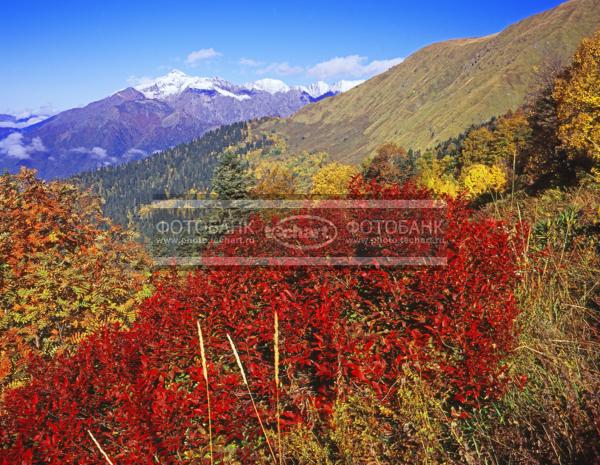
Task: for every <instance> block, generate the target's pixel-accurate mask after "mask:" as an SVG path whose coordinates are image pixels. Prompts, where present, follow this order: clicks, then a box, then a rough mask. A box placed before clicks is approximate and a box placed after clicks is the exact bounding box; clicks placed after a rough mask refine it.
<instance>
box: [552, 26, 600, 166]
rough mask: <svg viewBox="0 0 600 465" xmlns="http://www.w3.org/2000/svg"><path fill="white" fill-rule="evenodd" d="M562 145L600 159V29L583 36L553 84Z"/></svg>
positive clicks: (597, 159)
mask: <svg viewBox="0 0 600 465" xmlns="http://www.w3.org/2000/svg"><path fill="white" fill-rule="evenodd" d="M553 96H554V98H555V99H556V102H557V116H558V119H559V127H558V137H559V139H560V141H561V142H562V144H563V145H564V147H566V148H567V149H572V150H575V151H581V152H584V153H585V154H586V155H587V156H588V157H589V158H591V159H593V160H595V161H596V162H600V30H599V31H597V32H596V34H595V35H594V36H593V37H591V38H589V39H584V40H583V41H582V42H581V45H580V46H579V48H578V49H577V51H576V52H575V56H574V58H573V63H572V65H571V66H570V67H569V68H568V69H567V71H566V73H564V74H563V75H562V76H561V77H559V78H558V79H557V81H556V83H555V87H554V93H553Z"/></svg>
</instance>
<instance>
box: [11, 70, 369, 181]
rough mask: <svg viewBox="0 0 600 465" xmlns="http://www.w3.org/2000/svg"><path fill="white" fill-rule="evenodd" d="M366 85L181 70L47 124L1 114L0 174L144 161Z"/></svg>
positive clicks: (45, 173) (56, 173)
mask: <svg viewBox="0 0 600 465" xmlns="http://www.w3.org/2000/svg"><path fill="white" fill-rule="evenodd" d="M361 83H362V81H340V82H339V83H336V84H334V85H332V86H330V85H328V84H326V83H324V82H318V83H316V84H313V85H311V86H308V87H302V86H298V87H290V86H288V85H287V84H285V83H284V82H282V81H279V80H275V79H261V80H259V81H255V82H251V83H247V84H243V85H235V84H232V83H230V82H227V81H225V80H223V79H219V78H205V77H195V76H189V75H187V74H185V73H183V72H181V71H178V70H174V71H171V72H170V73H168V74H167V75H165V76H162V77H160V78H158V79H155V80H153V81H151V82H148V83H145V84H142V85H139V86H136V87H135V88H132V87H129V88H127V89H124V90H121V91H119V92H117V93H115V94H113V95H111V96H110V97H107V98H104V99H102V100H99V101H97V102H93V103H90V104H89V105H86V106H85V107H82V108H73V109H71V110H67V111H64V112H61V113H59V114H57V115H54V116H52V117H49V118H47V119H44V118H41V119H39V120H37V121H36V120H27V121H21V120H19V119H17V118H16V117H13V116H11V115H0V171H10V172H15V171H17V170H18V169H19V167H20V166H27V167H32V168H36V169H37V170H38V172H39V174H40V176H42V177H44V178H57V177H67V176H70V175H73V174H76V173H79V172H82V171H87V170H93V169H96V168H99V167H102V166H108V165H115V164H120V163H124V162H128V161H133V160H138V159H141V158H144V157H146V156H148V155H150V154H152V153H155V152H158V151H161V150H164V149H167V148H169V147H172V146H175V145H177V144H181V143H184V142H188V141H190V140H192V139H195V138H197V137H200V136H201V135H203V134H204V133H206V132H208V131H210V130H212V129H215V128H218V127H220V126H223V125H227V124H231V123H235V122H239V121H246V120H251V119H256V118H261V117H265V116H276V117H287V116H290V115H291V114H293V113H294V112H296V111H298V110H299V109H300V108H302V107H303V106H305V105H307V104H309V103H312V102H317V101H319V100H322V99H324V98H326V97H331V96H334V95H337V94H339V93H341V92H344V91H346V90H349V89H351V88H352V87H355V86H357V85H358V84H361ZM29 123H31V124H29Z"/></svg>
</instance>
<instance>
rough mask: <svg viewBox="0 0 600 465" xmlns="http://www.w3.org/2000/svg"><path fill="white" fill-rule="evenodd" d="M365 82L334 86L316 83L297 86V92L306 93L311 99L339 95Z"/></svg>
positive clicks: (351, 82) (350, 82)
mask: <svg viewBox="0 0 600 465" xmlns="http://www.w3.org/2000/svg"><path fill="white" fill-rule="evenodd" d="M363 82H365V81H364V80H356V81H345V80H344V81H338V82H336V83H334V84H331V85H330V84H327V83H326V82H324V81H318V82H315V83H313V84H310V85H308V86H298V87H297V88H298V89H299V90H302V91H304V92H306V93H307V94H308V95H310V96H311V97H312V98H315V99H316V98H319V97H321V96H323V95H325V94H327V93H331V94H339V93H342V92H346V91H348V90H350V89H352V88H353V87H356V86H358V85H359V84H362V83H363Z"/></svg>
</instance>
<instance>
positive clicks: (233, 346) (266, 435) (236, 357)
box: [227, 334, 277, 463]
mask: <svg viewBox="0 0 600 465" xmlns="http://www.w3.org/2000/svg"><path fill="white" fill-rule="evenodd" d="M227 340H228V341H229V345H231V350H232V351H233V355H234V357H235V361H236V362H237V365H238V367H239V369H240V373H241V374H242V380H243V381H244V385H245V386H246V388H247V389H248V394H249V395H250V400H251V401H252V407H253V408H254V413H255V414H256V418H258V423H259V424H260V429H261V430H262V432H263V435H264V437H265V441H266V442H267V446H268V447H269V452H270V454H271V456H272V457H273V462H275V463H277V458H276V457H275V452H274V451H273V447H272V446H271V441H269V435H268V434H267V430H266V428H265V425H264V423H263V421H262V418H261V416H260V413H259V412H258V408H257V407H256V402H255V401H254V396H253V395H252V390H251V389H250V384H249V383H248V378H247V377H246V372H245V371H244V366H243V365H242V361H241V360H240V356H239V354H238V351H237V349H236V348H235V344H234V343H233V340H232V339H231V336H230V335H229V334H227Z"/></svg>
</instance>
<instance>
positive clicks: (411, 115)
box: [262, 0, 600, 162]
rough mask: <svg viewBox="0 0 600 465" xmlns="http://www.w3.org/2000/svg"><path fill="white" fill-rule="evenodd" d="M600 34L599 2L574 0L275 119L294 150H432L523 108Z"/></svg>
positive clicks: (339, 153) (436, 50) (429, 52)
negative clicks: (388, 145) (584, 42)
mask: <svg viewBox="0 0 600 465" xmlns="http://www.w3.org/2000/svg"><path fill="white" fill-rule="evenodd" d="M598 27H600V1H599V0H571V1H569V2H567V3H564V4H562V5H560V6H558V7H556V8H554V9H552V10H549V11H546V12H544V13H541V14H538V15H536V16H533V17H530V18H527V19H525V20H523V21H520V22H519V23H516V24H514V25H512V26H510V27H508V28H507V29H505V30H504V31H502V32H501V33H499V34H495V35H491V36H488V37H482V38H476V39H459V40H450V41H447V42H441V43H437V44H433V45H430V46H428V47H425V48H423V49H422V50H419V51H418V52H416V53H415V54H413V55H411V56H410V57H408V58H407V59H406V60H405V61H404V62H403V63H401V64H399V65H397V66H395V67H394V68H392V69H390V70H389V71H387V72H386V73H383V74H381V75H379V76H376V77H374V78H372V79H370V80H369V81H367V82H365V83H364V84H362V85H360V86H358V87H356V88H354V89H352V90H350V91H349V92H347V93H345V94H343V95H340V96H337V97H334V98H332V99H327V100H325V101H323V102H319V103H316V104H314V105H309V106H307V107H305V108H303V109H302V110H300V111H299V112H298V113H297V114H295V115H294V116H292V117H290V118H288V119H285V120H277V121H274V122H268V123H266V124H263V125H262V128H263V129H265V130H272V131H276V132H278V133H279V134H281V135H282V136H283V137H284V138H285V139H286V141H287V143H288V145H289V149H290V150H291V151H294V152H299V151H302V150H309V151H310V150H325V151H327V152H329V153H330V154H331V156H332V157H333V158H334V159H339V160H344V161H346V162H357V161H360V160H361V159H363V158H364V157H366V156H367V155H369V154H370V153H371V152H373V150H374V149H375V148H376V147H377V146H379V145H381V144H382V143H384V142H395V143H397V144H399V145H402V146H404V147H410V148H413V149H421V150H423V149H425V148H427V147H432V146H434V145H435V144H437V143H439V142H441V141H444V140H446V139H448V138H450V137H454V136H456V135H458V134H459V133H460V132H462V131H463V130H464V128H466V127H468V126H471V125H473V124H478V123H481V122H483V121H486V120H488V119H490V118H491V117H493V116H496V115H501V114H504V113H506V112H507V111H508V110H515V109H516V108H518V107H519V106H521V105H522V104H523V103H524V102H525V100H526V97H527V96H528V95H530V94H531V93H532V92H534V91H536V90H537V89H539V88H540V87H542V86H543V85H545V84H546V80H545V77H544V76H545V75H546V74H547V73H548V71H552V70H556V69H559V68H561V67H562V66H564V65H566V64H567V63H568V62H569V60H570V58H571V55H572V54H573V52H574V50H575V48H576V47H577V44H578V43H579V42H580V41H581V39H582V38H583V37H586V36H589V35H591V34H592V33H593V32H594V31H595V30H596V29H597V28H598Z"/></svg>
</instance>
